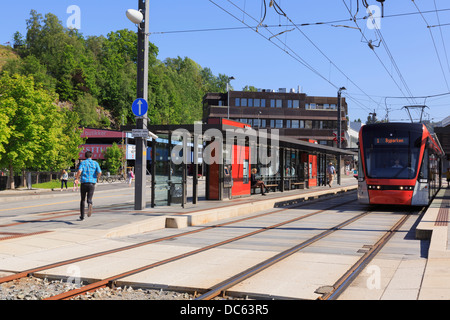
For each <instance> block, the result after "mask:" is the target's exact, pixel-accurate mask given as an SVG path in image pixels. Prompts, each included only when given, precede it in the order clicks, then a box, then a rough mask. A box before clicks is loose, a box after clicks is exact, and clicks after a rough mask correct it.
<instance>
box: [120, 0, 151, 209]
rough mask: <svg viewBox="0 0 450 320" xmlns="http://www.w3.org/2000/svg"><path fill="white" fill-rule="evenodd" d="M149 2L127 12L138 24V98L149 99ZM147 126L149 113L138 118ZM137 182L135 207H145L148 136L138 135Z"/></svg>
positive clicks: (141, 125)
mask: <svg viewBox="0 0 450 320" xmlns="http://www.w3.org/2000/svg"><path fill="white" fill-rule="evenodd" d="M149 2H150V0H138V9H139V11H137V10H134V9H129V10H127V12H126V14H127V17H128V19H130V21H131V22H133V23H135V24H137V25H138V45H137V49H138V52H137V54H138V56H137V98H142V99H145V100H146V101H147V99H148V34H149V32H148V31H149V21H148V20H149V19H148V17H149V12H150V10H149ZM144 128H147V113H145V114H144V115H143V116H142V117H137V118H136V129H144ZM135 139H136V166H135V168H136V183H135V188H134V209H135V210H143V209H145V206H146V202H145V187H146V182H147V179H146V176H147V138H141V137H136V138H135Z"/></svg>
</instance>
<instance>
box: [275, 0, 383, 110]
mask: <svg viewBox="0 0 450 320" xmlns="http://www.w3.org/2000/svg"><path fill="white" fill-rule="evenodd" d="M271 2H272V3H273V7H274V9H275V11H276V12H277V13H278V14H279V15H282V16H284V17H286V19H287V20H288V21H289V22H290V23H291V24H292V25H293V26H294V27H295V28H296V29H297V30H298V31H299V32H300V33H301V34H302V35H303V36H304V37H305V38H306V39H307V40H308V41H309V42H310V43H311V44H312V45H313V46H314V47H315V48H316V49H317V50H318V51H319V52H320V54H321V55H322V56H323V57H325V59H326V60H328V61H329V62H330V64H331V65H333V66H334V67H335V68H336V69H337V70H338V71H339V72H340V73H341V74H342V75H343V76H344V77H345V78H346V79H347V80H348V81H350V82H351V83H352V84H353V85H354V86H355V87H356V88H358V89H359V90H360V91H361V92H362V93H363V94H365V95H366V96H367V97H368V98H369V99H370V100H371V101H372V102H374V103H375V104H378V103H377V102H376V101H375V100H374V99H372V97H370V96H369V95H368V94H367V93H366V92H365V91H364V90H363V89H361V87H360V86H358V85H357V84H356V83H355V82H354V81H353V80H352V79H351V78H350V77H349V76H347V75H346V74H345V72H344V71H342V70H341V69H340V68H339V67H338V66H337V65H336V63H334V61H333V60H331V59H330V58H329V57H328V56H327V55H326V54H325V53H324V52H323V50H321V49H320V48H319V47H318V46H317V45H316V43H315V42H314V41H312V40H311V38H310V37H308V36H307V35H306V34H305V33H304V32H303V31H302V30H301V29H300V28H299V27H298V25H297V24H295V23H294V22H293V21H292V20H291V19H290V18H289V17H288V16H287V14H286V13H285V12H284V11H283V9H282V8H281V7H280V5H279V4H278V3H277V2H276V1H275V0H272V1H271ZM346 96H348V94H347V95H346ZM365 108H367V109H368V110H370V108H368V107H365Z"/></svg>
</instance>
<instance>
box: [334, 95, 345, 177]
mask: <svg viewBox="0 0 450 320" xmlns="http://www.w3.org/2000/svg"><path fill="white" fill-rule="evenodd" d="M343 90H347V89H346V88H345V87H341V88H339V90H338V96H337V99H338V101H337V113H338V114H337V127H338V128H337V131H338V132H337V135H336V136H337V146H338V148H339V149H341V148H342V141H341V133H342V127H341V118H342V117H341V93H342V91H343ZM337 184H338V185H340V184H341V154H340V153H339V155H338V157H337Z"/></svg>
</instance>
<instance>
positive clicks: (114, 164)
mask: <svg viewBox="0 0 450 320" xmlns="http://www.w3.org/2000/svg"><path fill="white" fill-rule="evenodd" d="M104 155H105V161H104V164H105V166H106V169H107V170H108V171H109V172H110V173H111V174H117V173H118V171H119V169H120V167H121V166H122V163H123V162H124V159H125V151H124V150H123V149H122V148H120V147H119V146H118V145H117V143H115V142H114V143H113V145H112V146H111V147H109V148H106V150H105V152H104Z"/></svg>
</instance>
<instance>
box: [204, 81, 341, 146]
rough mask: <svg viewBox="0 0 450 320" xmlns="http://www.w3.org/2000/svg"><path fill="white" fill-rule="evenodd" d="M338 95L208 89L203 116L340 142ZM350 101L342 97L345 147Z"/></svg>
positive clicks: (325, 142) (332, 143)
mask: <svg viewBox="0 0 450 320" xmlns="http://www.w3.org/2000/svg"><path fill="white" fill-rule="evenodd" d="M337 99H338V98H337V96H336V97H314V96H308V95H306V94H305V93H299V92H295V90H294V89H291V90H290V91H289V92H288V91H287V90H286V89H279V90H278V91H277V92H275V91H273V90H264V89H263V90H258V91H257V92H251V91H230V92H229V93H207V94H206V95H205V96H204V98H203V120H204V121H206V120H207V119H208V118H229V119H230V120H234V121H239V122H242V123H246V124H249V125H251V126H252V127H253V128H255V129H257V128H262V129H278V130H279V134H280V136H286V137H289V138H294V139H300V140H308V139H313V140H316V141H317V143H319V144H322V145H327V146H336V145H337V139H336V134H337V127H338V122H337V119H338V110H337V109H338V103H337V102H338V101H337ZM347 110H348V109H347V103H346V101H345V98H341V128H342V132H343V134H342V137H344V140H343V142H342V147H344V148H345V147H346V145H347V143H346V140H345V134H344V133H345V132H346V131H347V126H348V125H347Z"/></svg>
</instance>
